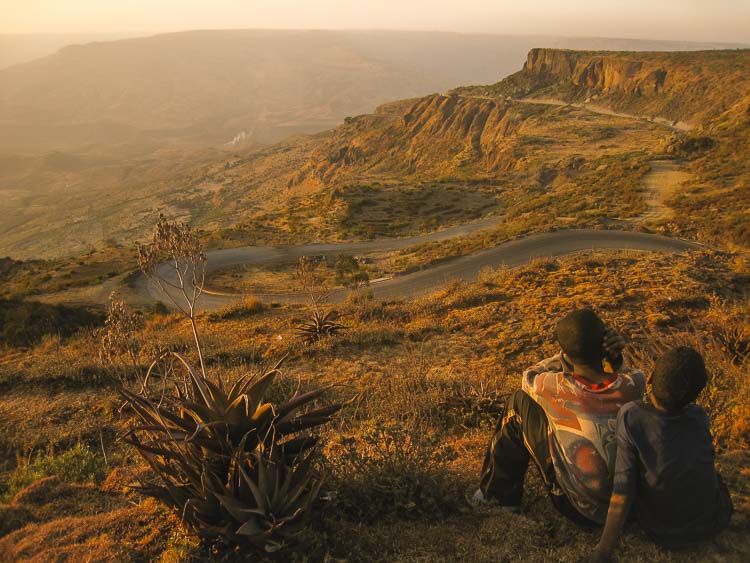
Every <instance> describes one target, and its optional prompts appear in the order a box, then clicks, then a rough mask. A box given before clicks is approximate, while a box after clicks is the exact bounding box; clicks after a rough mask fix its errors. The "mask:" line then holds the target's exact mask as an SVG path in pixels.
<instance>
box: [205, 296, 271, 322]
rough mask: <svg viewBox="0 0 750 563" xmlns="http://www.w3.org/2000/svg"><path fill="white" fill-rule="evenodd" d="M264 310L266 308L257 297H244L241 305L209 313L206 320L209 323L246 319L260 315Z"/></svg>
mask: <svg viewBox="0 0 750 563" xmlns="http://www.w3.org/2000/svg"><path fill="white" fill-rule="evenodd" d="M265 309H266V306H265V305H264V304H263V301H261V300H260V299H258V298H257V297H246V298H245V300H244V301H242V302H241V303H237V304H235V305H229V306H227V307H224V308H223V309H221V310H220V311H217V312H215V313H211V314H210V315H209V316H208V318H209V320H211V321H228V320H238V319H246V318H248V317H252V316H253V315H257V314H258V313H262V312H263V311H265Z"/></svg>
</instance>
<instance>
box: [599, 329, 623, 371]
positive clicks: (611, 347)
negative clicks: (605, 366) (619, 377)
mask: <svg viewBox="0 0 750 563" xmlns="http://www.w3.org/2000/svg"><path fill="white" fill-rule="evenodd" d="M625 345H626V343H625V339H624V338H623V336H622V334H620V333H619V332H617V331H616V330H615V329H614V328H612V327H609V326H608V327H607V329H606V331H605V333H604V342H602V349H603V350H604V354H605V356H606V357H607V360H609V363H610V365H611V366H612V368H613V369H614V370H618V369H619V368H620V367H621V366H622V351H623V350H624V349H625Z"/></svg>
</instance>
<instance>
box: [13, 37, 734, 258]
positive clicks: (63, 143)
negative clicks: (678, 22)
mask: <svg viewBox="0 0 750 563" xmlns="http://www.w3.org/2000/svg"><path fill="white" fill-rule="evenodd" d="M540 44H542V45H550V46H558V47H565V48H589V49H602V48H609V49H631V50H675V49H681V50H685V49H705V48H709V47H716V46H720V45H717V44H700V43H694V44H693V43H688V42H661V41H648V40H623V39H565V38H551V37H512V36H500V35H489V34H456V33H439V32H379V31H335V32H332V31H331V32H329V31H308V32H305V31H262V30H257V31H252V30H250V31H242V30H238V31H194V32H182V33H175V34H164V35H157V36H152V37H145V38H132V39H124V40H118V41H98V42H93V43H87V44H83V45H72V46H67V47H63V48H62V49H61V50H60V51H59V52H57V53H52V54H50V55H48V56H46V57H43V58H41V59H38V60H36V61H32V62H28V63H24V64H18V65H15V66H12V67H10V68H6V69H4V70H0V124H1V125H2V128H3V131H4V132H5V133H6V134H4V135H3V136H2V138H0V159H2V163H3V165H2V168H0V190H2V194H3V196H4V199H5V204H6V207H7V208H8V209H10V211H11V212H10V213H8V214H6V215H5V216H4V217H3V218H0V234H2V239H1V240H2V242H1V243H0V252H2V253H7V254H10V255H12V256H15V257H32V256H34V257H40V256H44V257H53V256H61V255H66V254H70V253H75V252H80V251H82V250H85V249H89V248H92V247H95V246H97V245H101V244H102V242H103V241H104V240H114V241H123V240H129V239H132V238H133V237H136V238H137V237H139V236H142V234H143V233H144V232H145V229H146V228H147V225H148V222H149V221H148V219H147V217H150V215H151V214H152V213H153V209H154V208H157V207H160V206H162V207H164V209H166V210H170V211H169V213H170V215H172V216H175V217H182V218H191V217H192V218H196V219H197V218H198V216H199V215H200V210H199V209H196V203H195V200H196V199H205V198H207V197H212V196H211V194H214V193H216V192H217V190H218V191H220V189H221V186H219V185H212V186H208V187H207V186H206V185H205V183H204V185H203V187H202V188H201V189H197V188H196V187H195V186H196V184H199V183H200V182H199V181H198V178H196V177H195V176H196V172H195V171H196V165H197V164H198V163H201V162H223V159H224V158H225V157H227V158H228V157H229V156H228V155H231V154H234V155H235V156H234V157H232V158H234V159H236V158H237V157H239V156H241V154H243V153H247V152H248V151H252V150H255V148H258V147H260V146H264V145H267V144H269V143H275V142H280V141H282V140H284V139H288V138H290V137H292V136H294V135H295V134H311V133H316V132H321V131H324V130H326V129H330V128H333V127H334V126H336V125H338V124H339V123H341V122H342V121H343V120H344V118H347V117H353V116H356V115H360V114H365V113H370V112H372V111H373V110H374V109H375V108H376V107H377V106H378V105H380V104H382V103H384V102H389V101H393V100H399V99H407V98H412V97H416V96H422V95H426V94H430V93H433V92H444V91H446V90H448V89H450V88H454V87H457V86H462V85H468V84H486V83H493V82H496V81H497V80H499V79H501V78H503V77H504V76H506V75H508V74H511V73H512V72H514V71H517V70H518V69H520V67H521V65H522V64H523V61H524V58H525V56H526V53H527V52H528V50H529V49H530V48H532V47H534V46H538V45H540ZM300 142H303V143H304V142H307V143H309V142H313V141H312V140H309V141H300ZM238 151H239V152H238ZM224 153H227V154H226V155H225V154H224ZM207 190H208V191H207ZM136 194H138V195H136ZM240 197H241V196H240ZM61 209H63V210H64V212H60V210H61ZM216 224H222V225H226V221H224V222H222V221H217V223H216ZM50 239H51V240H54V241H55V243H54V244H50V243H49V240H50ZM42 241H45V242H42Z"/></svg>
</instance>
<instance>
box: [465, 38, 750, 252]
mask: <svg viewBox="0 0 750 563" xmlns="http://www.w3.org/2000/svg"><path fill="white" fill-rule="evenodd" d="M748 92H750V51H748V50H747V49H744V50H732V51H705V52H697V53H633V52H630V53H610V52H586V51H584V52H574V51H564V50H552V49H534V50H532V51H531V52H530V53H529V56H528V58H527V62H526V64H525V65H524V68H523V70H521V71H520V72H518V73H516V74H513V75H511V76H509V77H508V78H506V79H504V80H502V81H501V82H498V83H496V84H494V85H491V86H486V87H470V88H460V89H458V90H456V93H458V94H460V95H466V96H476V97H480V98H490V99H495V98H500V99H506V98H508V97H510V98H532V99H536V100H548V99H553V100H561V101H563V102H566V103H570V104H578V105H584V106H588V107H593V108H602V107H603V108H608V109H611V110H615V111H618V112H627V113H630V114H633V115H635V116H640V117H642V118H644V119H649V120H661V121H662V122H666V123H674V124H676V125H678V126H681V127H685V128H687V127H691V129H690V131H689V132H688V133H687V135H686V136H683V135H681V134H678V135H676V136H675V137H673V138H672V139H670V140H669V142H668V143H667V144H666V147H665V152H666V153H667V154H669V155H671V156H672V157H674V158H677V159H683V160H684V161H686V162H687V169H688V170H689V171H691V172H692V174H693V178H692V179H690V180H689V181H687V182H686V183H685V185H683V187H682V188H681V189H680V190H679V191H678V193H676V194H675V195H674V196H673V198H672V199H671V201H670V202H669V205H670V206H671V207H672V208H673V209H674V211H675V213H674V217H675V218H674V219H673V220H672V221H669V222H668V223H667V222H662V225H661V228H662V229H666V230H669V231H673V232H677V233H680V234H682V235H687V236H691V237H698V238H699V239H702V240H706V241H708V242H711V243H719V244H737V245H741V246H744V247H748V246H750V237H749V236H748V229H747V226H746V225H747V210H748V209H750V173H749V172H748V168H747V158H746V157H745V156H746V155H747V154H748V150H750V94H748Z"/></svg>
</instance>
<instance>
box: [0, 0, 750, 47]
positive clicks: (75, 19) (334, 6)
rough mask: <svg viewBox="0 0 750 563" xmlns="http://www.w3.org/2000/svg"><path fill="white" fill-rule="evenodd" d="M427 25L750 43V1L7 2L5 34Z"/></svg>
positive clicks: (1, 12) (1, 9) (0, 5)
mask: <svg viewBox="0 0 750 563" xmlns="http://www.w3.org/2000/svg"><path fill="white" fill-rule="evenodd" d="M230 28H276V29H363V28H364V29H373V28H377V29H423V30H446V31H471V32H489V33H509V34H514V35H523V34H539V35H561V36H578V37H627V38H648V39H672V40H685V41H721V42H741V43H750V0H0V33H40V32H54V33H65V32H70V33H108V32H114V33H123V32H147V33H159V32H167V31H181V30H187V29H230Z"/></svg>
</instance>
